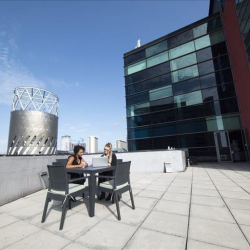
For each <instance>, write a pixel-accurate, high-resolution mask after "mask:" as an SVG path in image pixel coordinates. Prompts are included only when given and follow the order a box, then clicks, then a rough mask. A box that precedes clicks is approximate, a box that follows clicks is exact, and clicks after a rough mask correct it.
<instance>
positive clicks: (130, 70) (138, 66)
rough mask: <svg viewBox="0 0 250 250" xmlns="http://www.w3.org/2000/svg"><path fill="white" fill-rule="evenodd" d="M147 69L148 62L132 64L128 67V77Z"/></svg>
mask: <svg viewBox="0 0 250 250" xmlns="http://www.w3.org/2000/svg"><path fill="white" fill-rule="evenodd" d="M143 69H146V60H143V61H140V62H138V63H135V64H132V65H130V66H128V67H127V75H130V74H133V73H135V72H138V71H141V70H143Z"/></svg>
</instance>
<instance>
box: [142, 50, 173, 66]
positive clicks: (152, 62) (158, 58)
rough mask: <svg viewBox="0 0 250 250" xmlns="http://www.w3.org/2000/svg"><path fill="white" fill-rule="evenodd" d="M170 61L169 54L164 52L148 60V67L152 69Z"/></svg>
mask: <svg viewBox="0 0 250 250" xmlns="http://www.w3.org/2000/svg"><path fill="white" fill-rule="evenodd" d="M166 61H168V52H167V51H166V52H163V53H160V54H158V55H156V56H152V57H150V58H148V59H147V67H152V66H154V65H157V64H159V63H163V62H166Z"/></svg>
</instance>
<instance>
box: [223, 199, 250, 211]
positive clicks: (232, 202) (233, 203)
mask: <svg viewBox="0 0 250 250" xmlns="http://www.w3.org/2000/svg"><path fill="white" fill-rule="evenodd" d="M224 201H225V202H226V204H227V206H228V207H229V208H230V209H232V208H236V209H241V210H248V211H250V200H241V199H228V198H224Z"/></svg>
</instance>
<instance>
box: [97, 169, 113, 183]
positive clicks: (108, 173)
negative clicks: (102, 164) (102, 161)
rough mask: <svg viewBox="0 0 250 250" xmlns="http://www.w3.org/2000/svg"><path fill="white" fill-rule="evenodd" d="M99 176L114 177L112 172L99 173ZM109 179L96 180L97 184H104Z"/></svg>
mask: <svg viewBox="0 0 250 250" xmlns="http://www.w3.org/2000/svg"><path fill="white" fill-rule="evenodd" d="M100 175H104V176H113V175H114V171H107V172H103V173H100ZM108 180H109V178H108V177H107V178H103V177H101V178H99V179H98V183H102V182H105V181H108Z"/></svg>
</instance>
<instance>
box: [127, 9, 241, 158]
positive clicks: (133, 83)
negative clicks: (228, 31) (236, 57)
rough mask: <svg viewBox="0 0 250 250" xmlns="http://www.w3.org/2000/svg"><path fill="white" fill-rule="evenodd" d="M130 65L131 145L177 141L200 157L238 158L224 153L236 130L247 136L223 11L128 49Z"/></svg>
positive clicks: (139, 146) (154, 145)
mask: <svg viewBox="0 0 250 250" xmlns="http://www.w3.org/2000/svg"><path fill="white" fill-rule="evenodd" d="M124 68H125V92H126V109H127V130H128V133H127V136H128V138H127V139H128V149H129V151H137V150H156V149H157V150H158V149H167V148H168V147H174V148H183V149H188V151H189V154H190V155H191V156H196V157H198V158H199V160H205V161H216V160H218V157H221V159H222V160H223V157H224V160H232V159H231V158H232V157H233V156H232V155H230V156H227V153H225V152H224V153H223V152H222V153H218V152H219V151H218V148H220V145H223V143H224V142H225V141H226V140H227V141H228V147H230V144H232V142H233V141H232V139H231V138H230V135H231V134H232V133H234V134H237V135H238V137H239V138H236V137H235V136H234V140H236V139H237V143H238V145H239V146H240V144H241V142H242V139H241V137H242V125H241V117H240V112H239V107H238V101H237V95H236V91H235V86H234V78H233V73H232V69H231V63H230V59H229V55H228V49H227V41H226V38H225V35H224V29H223V25H222V20H221V16H220V14H219V13H217V14H215V15H212V16H210V17H208V18H205V19H202V20H200V21H199V22H197V23H194V24H191V25H189V26H187V27H185V28H183V29H181V31H179V32H178V31H176V32H174V33H172V34H169V35H166V36H165V37H163V38H161V39H157V40H156V41H152V42H151V43H149V44H146V45H144V46H143V47H141V48H138V49H136V50H133V51H131V52H128V53H126V54H124ZM235 131H236V132H235ZM237 131H238V132H237ZM225 136H226V137H225ZM219 155H220V156H219ZM229 157H231V158H230V159H229ZM243 158H244V156H242V158H241V159H240V160H243Z"/></svg>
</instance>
